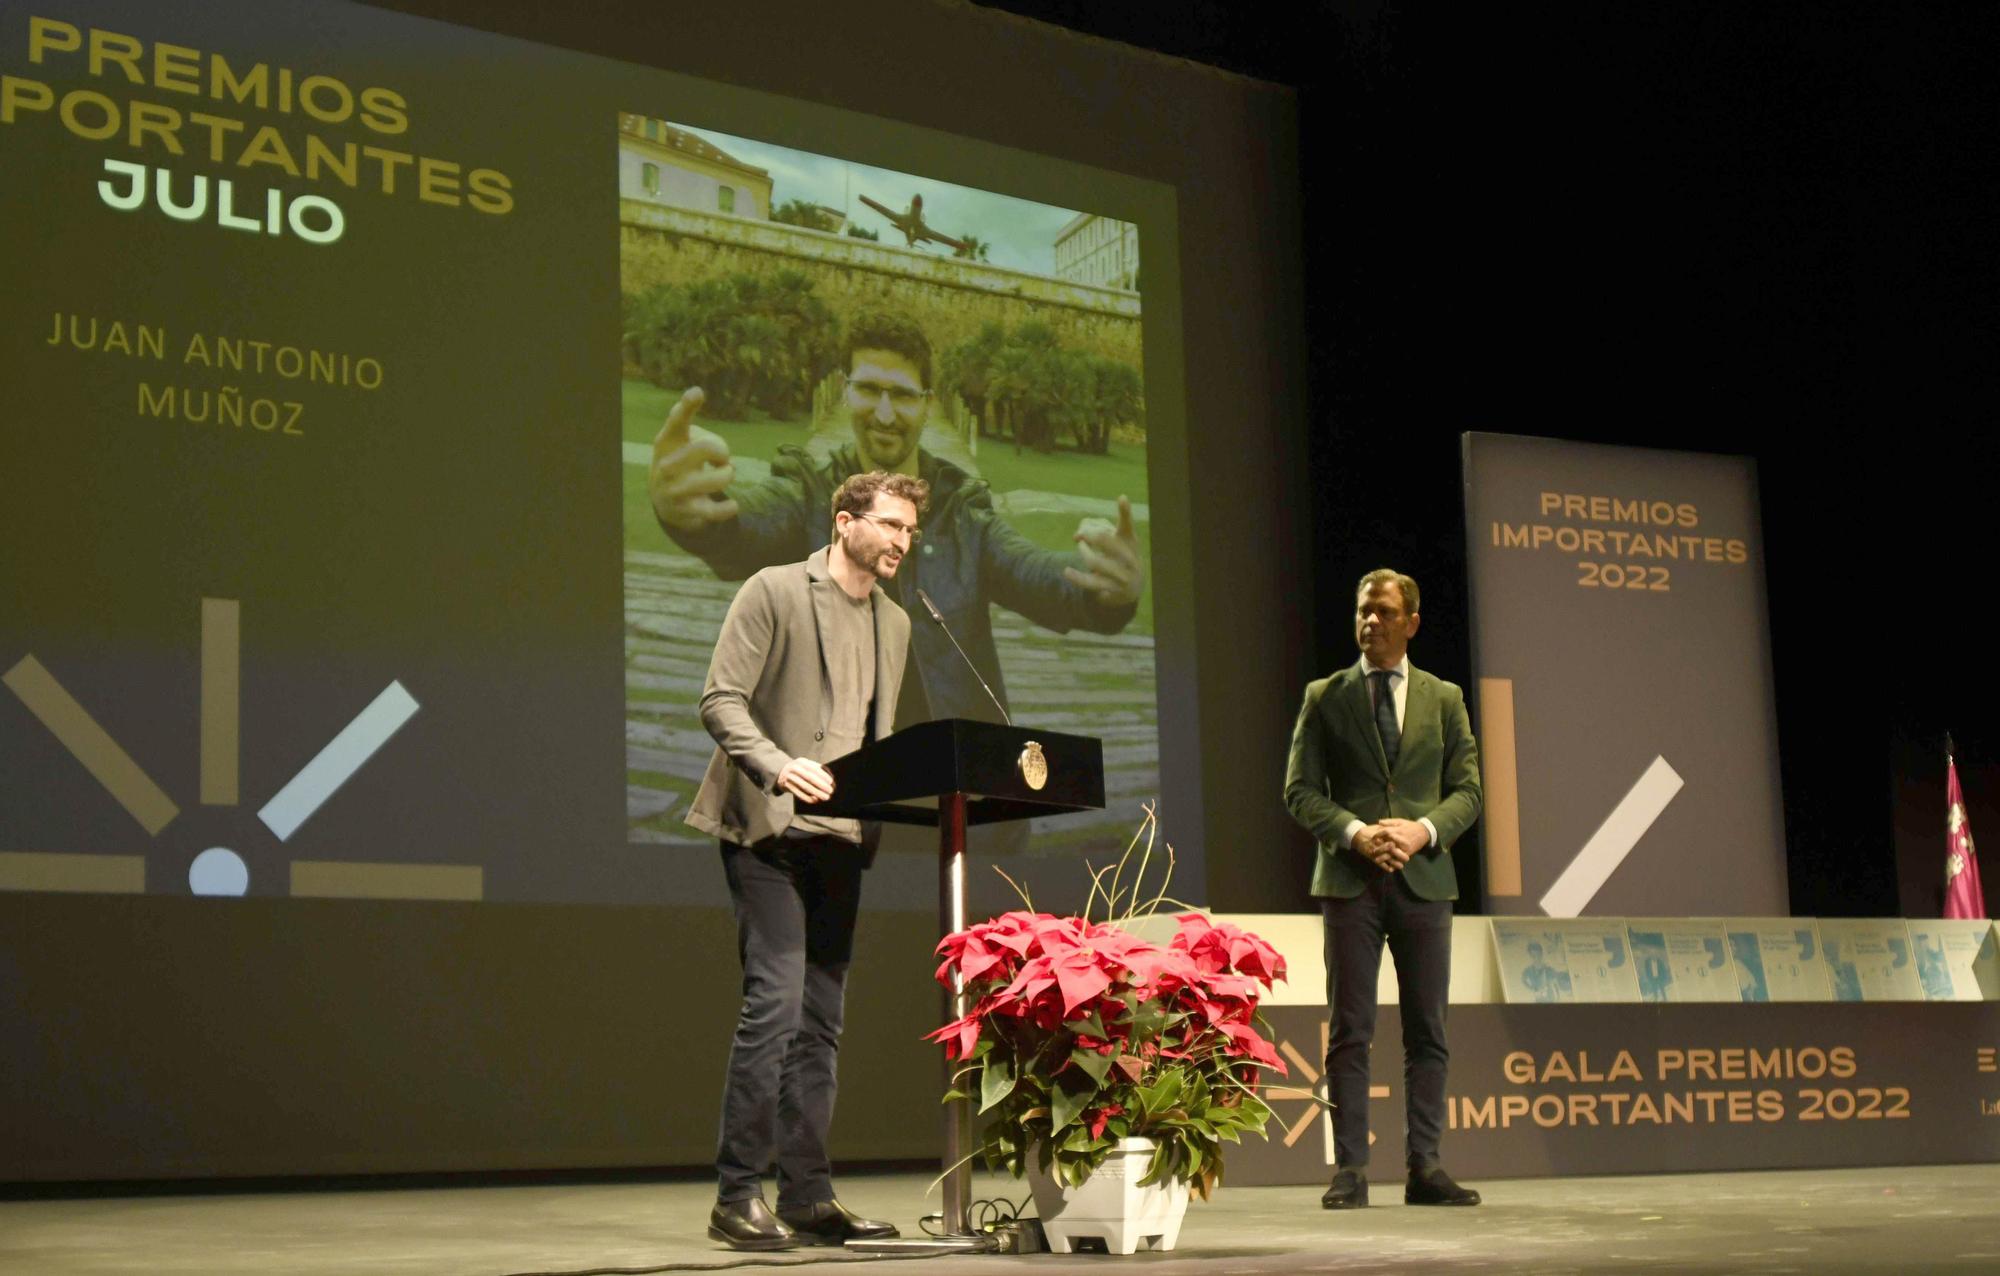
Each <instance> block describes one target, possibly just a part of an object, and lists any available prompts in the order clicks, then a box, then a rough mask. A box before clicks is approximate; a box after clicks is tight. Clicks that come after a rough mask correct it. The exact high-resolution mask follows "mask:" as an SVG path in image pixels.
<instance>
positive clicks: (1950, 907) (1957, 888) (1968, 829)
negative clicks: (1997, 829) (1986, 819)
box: [1944, 750, 1986, 919]
mask: <svg viewBox="0 0 2000 1276" xmlns="http://www.w3.org/2000/svg"><path fill="white" fill-rule="evenodd" d="M1944 766H1945V788H1944V806H1945V814H1944V842H1945V858H1944V915H1945V916H1946V917H1977V918H1981V919H1984V918H1985V916H1986V896H1985V894H1984V893H1983V892H1982V891H1981V890H1980V889H1979V857H1978V856H1977V855H1976V854H1974V852H1973V849H1972V825H1971V823H1970V822H1969V821H1968V820H1967V819H1966V818H1965V798H1964V796H1963V795H1962V794H1960V792H1959V789H1958V760H1957V759H1956V758H1954V757H1952V755H1951V752H1950V751H1949V750H1946V752H1945V755H1944Z"/></svg>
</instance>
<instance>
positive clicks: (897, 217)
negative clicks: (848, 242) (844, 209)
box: [861, 195, 965, 253]
mask: <svg viewBox="0 0 2000 1276" xmlns="http://www.w3.org/2000/svg"><path fill="white" fill-rule="evenodd" d="M861 202H862V203H864V204H866V205H868V207H870V208H872V209H874V210H875V211H876V212H878V213H880V214H882V215H883V216H884V217H886V218H888V219H889V224H890V225H891V226H894V227H895V228H896V229H897V230H900V231H902V232H903V239H904V240H905V241H906V242H907V243H908V244H909V246H910V247H912V248H915V247H916V246H917V244H918V243H919V242H920V241H922V240H926V239H929V240H933V241H935V242H937V243H940V244H943V245H944V246H945V247H947V248H949V249H951V250H952V251H953V252H959V253H962V252H964V251H965V244H964V242H963V241H962V240H957V239H953V238H952V237H951V236H949V235H941V234H939V233H938V232H937V231H934V230H932V229H931V228H930V227H929V226H927V225H925V224H924V197H923V196H922V195H912V196H910V207H909V208H908V210H907V211H904V212H900V213H898V212H895V211H893V210H891V209H888V208H885V207H883V206H882V205H881V204H878V203H876V202H875V201H874V200H872V199H870V198H868V197H867V196H866V195H863V196H861Z"/></svg>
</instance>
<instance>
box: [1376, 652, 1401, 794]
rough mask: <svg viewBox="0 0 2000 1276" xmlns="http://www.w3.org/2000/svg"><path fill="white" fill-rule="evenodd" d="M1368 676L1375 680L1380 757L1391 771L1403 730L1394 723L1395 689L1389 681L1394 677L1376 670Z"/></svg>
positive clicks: (1393, 767) (1399, 746)
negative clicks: (1387, 763) (1386, 761)
mask: <svg viewBox="0 0 2000 1276" xmlns="http://www.w3.org/2000/svg"><path fill="white" fill-rule="evenodd" d="M1368 676H1369V677H1370V678H1373V679H1374V680H1375V729H1376V730H1377V731H1379V732H1381V733H1382V756H1383V757H1385V758H1387V759H1388V760H1389V769H1390V770H1391V771H1393V770H1395V769H1396V754H1397V753H1399V752H1401V750H1402V748H1403V728H1402V727H1400V726H1398V725H1397V723H1396V689H1395V686H1394V684H1392V683H1391V682H1390V681H1389V679H1390V678H1392V677H1394V676H1395V675H1394V674H1391V673H1388V672H1386V671H1384V670H1380V669H1377V670H1375V671H1374V672H1372V673H1370V674H1369V675H1368Z"/></svg>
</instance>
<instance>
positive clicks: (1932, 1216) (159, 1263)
mask: <svg viewBox="0 0 2000 1276" xmlns="http://www.w3.org/2000/svg"><path fill="white" fill-rule="evenodd" d="M927 1185H928V1178H927V1176H924V1175H918V1174H873V1175H849V1176H847V1177H845V1178H843V1179H842V1180H841V1195H842V1197H843V1198H844V1199H845V1200H846V1201H847V1202H848V1204H850V1205H851V1206H853V1207H854V1208H856V1209H858V1210H860V1211H862V1212H863V1213H866V1214H869V1215H872V1216H875V1217H880V1218H887V1219H890V1220H891V1221H893V1222H895V1223H897V1224H898V1225H900V1226H901V1227H902V1228H903V1229H904V1232H905V1233H906V1234H912V1235H913V1234H915V1233H916V1231H917V1227H916V1221H917V1217H918V1215H920V1214H922V1213H924V1212H925V1210H926V1208H927V1207H926V1205H925V1203H924V1202H925V1197H924V1192H925V1189H926V1187H927ZM975 1186H976V1189H977V1193H978V1195H980V1196H987V1195H992V1194H995V1193H999V1194H1009V1193H1011V1195H1012V1196H1013V1197H1014V1198H1016V1199H1019V1198H1021V1197H1022V1196H1024V1195H1025V1190H1024V1189H1023V1188H1022V1187H1021V1186H1020V1185H1018V1184H1015V1183H1014V1182H1012V1181H1011V1180H1003V1179H998V1178H987V1177H985V1176H981V1177H980V1178H979V1179H978V1180H977V1182H976V1184H975ZM1398 1186H1399V1184H1398V1183H1397V1182H1395V1181H1383V1182H1381V1183H1380V1184H1379V1185H1378V1186H1377V1189H1376V1195H1377V1198H1378V1203H1377V1204H1376V1205H1375V1206H1374V1207H1373V1208H1370V1209H1367V1210H1360V1211H1353V1212H1348V1213H1340V1214H1334V1213H1328V1212H1326V1211H1324V1210H1322V1209H1320V1207H1319V1189H1317V1188H1304V1187H1245V1188H1224V1189H1223V1190H1221V1191H1219V1192H1218V1193H1217V1194H1216V1199H1215V1200H1213V1201H1211V1202H1208V1203H1202V1202H1199V1201H1197V1202H1195V1203H1194V1204H1193V1205H1191V1206H1190V1207H1189V1211H1188V1217H1187V1221H1186V1223H1185V1224H1184V1225H1183V1227H1182V1229H1181V1236H1180V1247H1179V1248H1178V1249H1177V1250H1175V1251H1174V1252H1172V1253H1167V1254H1146V1253H1141V1254H1138V1255H1134V1256H1132V1257H1130V1258H1111V1257H1107V1256H1105V1255H1102V1254H1081V1255H1053V1254H1035V1255H1021V1256H1012V1255H1006V1256H991V1257H953V1258H919V1259H908V1258H879V1257H876V1258H869V1257H864V1256H861V1255H850V1254H846V1253H844V1252H842V1251H838V1250H832V1251H830V1250H824V1249H815V1250H797V1251H792V1252H789V1253H782V1254H773V1255H761V1256H760V1255H750V1254H737V1253H734V1252H732V1251H729V1250H726V1249H724V1248H722V1247H720V1246H718V1245H715V1244H713V1243H712V1242H710V1241H709V1240H708V1239H707V1238H706V1237H705V1236H704V1235H703V1230H704V1228H705V1226H706V1221H707V1213H708V1207H709V1205H710V1203H711V1199H712V1188H711V1187H710V1185H709V1184H708V1183H707V1182H694V1181H686V1180H682V1181H676V1182H666V1183H638V1182H618V1183H589V1184H569V1185H561V1184H536V1185H533V1186H501V1187H447V1188H408V1189H398V1190H367V1191H309V1192H260V1193H255V1194H251V1193H236V1192H231V1193H210V1194H203V1195H185V1196H180V1195H144V1196H127V1197H96V1198H89V1199H75V1198H72V1199H11V1200H0V1273H4V1274H5V1276H17V1274H18V1276H97V1274H99V1273H112V1272H115V1273H146V1274H148V1276H152V1274H155V1273H191V1274H192V1273H200V1274H201V1276H239V1274H240V1276H250V1274H252V1273H254V1274H255V1276H273V1274H274V1273H285V1274H288V1276H350V1274H351V1276H363V1274H366V1276H405V1274H407V1276H518V1274H522V1273H536V1274H542V1273H584V1272H593V1273H609V1272H617V1273H636V1272H657V1271H700V1270H705V1269H717V1268H731V1267H737V1268H740V1267H746V1266H753V1267H755V1266H768V1267H778V1266H798V1265H801V1264H806V1263H815V1262H836V1263H859V1262H866V1263H872V1264H874V1265H876V1266H877V1267H882V1266H885V1265H888V1264H895V1263H906V1262H915V1263H917V1264H918V1265H917V1266H916V1267H913V1268H911V1269H910V1270H912V1271H919V1272H926V1273H928V1272H938V1273H945V1274H947V1276H949V1274H952V1273H965V1272H993V1271H1017V1270H1023V1269H1032V1270H1035V1271H1083V1270H1092V1271H1098V1272H1103V1271H1106V1270H1109V1269H1110V1268H1111V1267H1115V1266H1117V1265H1120V1264H1123V1265H1129V1266H1138V1267H1144V1268H1145V1269H1146V1270H1148V1271H1161V1272H1179V1271H1185V1272H1196V1271H1199V1272H1201V1273H1204V1276H1207V1274H1209V1273H1224V1272H1273V1273H1276V1272H1284V1273H1293V1272H1334V1273H1342V1274H1343V1276H1374V1274H1376V1273H1384V1274H1386V1273H1391V1272H1394V1273H1398V1274H1400V1276H1408V1274H1409V1273H1471V1272H1479V1273H1486V1272H1528V1271H1532V1272H1535V1273H1537V1276H1558V1274H1561V1273H1572V1272H1574V1273H1586V1272H1644V1273H1668V1272H1672V1273H1725V1272H1726V1273H1786V1272H1796V1273H1802V1274H1809V1276H1831V1274H1834V1273H1848V1272H1852V1273H1861V1272H1870V1273H1930V1272H1968V1273H1969V1272H1988V1273H1990V1272H1996V1271H2000V1211H1996V1209H1995V1207H1994V1204H1993V1203H1994V1202H1995V1201H1996V1200H2000V1166H1992V1165H1980V1166H1921V1167H1895V1168H1888V1169H1871V1170H1848V1169H1842V1170H1812V1171H1784V1172H1775V1173H1739V1174H1699V1175H1695V1174H1686V1175H1653V1176H1644V1177H1637V1176H1634V1177H1621V1178H1591V1179H1526V1180H1514V1181H1505V1182H1503V1181H1491V1180H1489V1181H1484V1182H1480V1183H1477V1184H1475V1185H1474V1186H1477V1187H1479V1188H1480V1189H1481V1190H1482V1191H1483V1192H1484V1193H1485V1195H1486V1204H1485V1205H1483V1206H1481V1207H1480V1208H1477V1209H1469V1210H1468V1209H1412V1208H1409V1207H1406V1206H1404V1205H1403V1204H1402V1203H1401V1201H1402V1193H1401V1192H1400V1191H1398V1190H1396V1188H1397V1187H1398ZM934 1206H935V1197H933V1198H932V1204H931V1207H934Z"/></svg>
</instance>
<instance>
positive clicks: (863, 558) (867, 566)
mask: <svg viewBox="0 0 2000 1276" xmlns="http://www.w3.org/2000/svg"><path fill="white" fill-rule="evenodd" d="M840 548H841V550H842V552H844V553H845V554H846V555H847V560H848V561H849V562H851V563H853V564H854V565H855V566H856V567H859V568H860V569H861V570H862V571H865V572H867V573H868V574H869V575H871V576H873V577H875V578H876V579H877V580H888V579H890V578H892V577H893V576H895V574H896V568H897V567H899V566H901V554H900V553H898V551H897V550H896V547H895V546H893V545H884V544H880V543H876V544H868V543H866V540H865V538H864V536H863V535H848V536H844V537H842V538H841V541H840Z"/></svg>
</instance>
